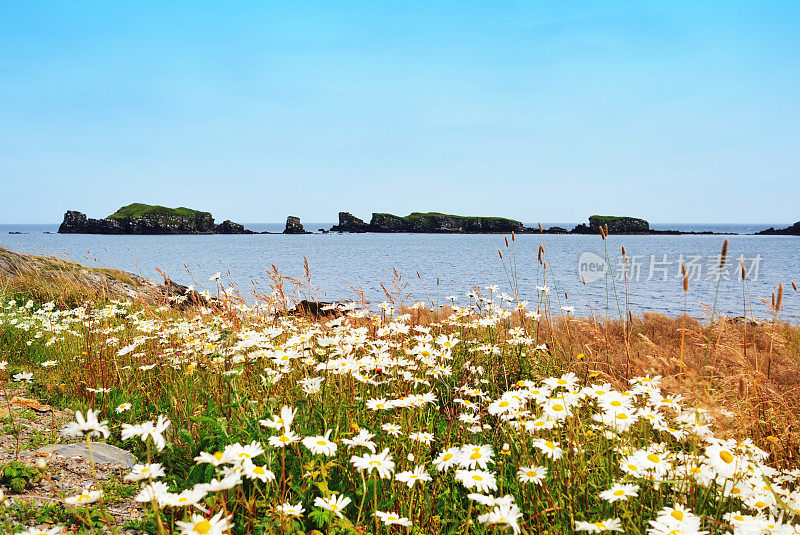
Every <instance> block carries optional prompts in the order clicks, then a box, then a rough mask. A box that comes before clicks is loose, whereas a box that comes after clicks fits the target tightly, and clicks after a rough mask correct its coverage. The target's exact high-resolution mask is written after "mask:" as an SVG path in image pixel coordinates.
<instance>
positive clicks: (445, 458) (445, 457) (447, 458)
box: [442, 453, 453, 461]
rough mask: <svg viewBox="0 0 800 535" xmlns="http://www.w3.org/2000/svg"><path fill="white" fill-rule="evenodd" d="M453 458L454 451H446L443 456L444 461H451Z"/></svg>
mask: <svg viewBox="0 0 800 535" xmlns="http://www.w3.org/2000/svg"><path fill="white" fill-rule="evenodd" d="M452 458H453V454H452V453H445V454H444V457H442V460H443V461H449V460H450V459H452Z"/></svg>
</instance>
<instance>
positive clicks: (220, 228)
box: [214, 219, 253, 234]
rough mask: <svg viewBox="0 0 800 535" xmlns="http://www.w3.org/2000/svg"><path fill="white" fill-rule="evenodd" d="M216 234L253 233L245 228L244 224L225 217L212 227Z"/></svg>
mask: <svg viewBox="0 0 800 535" xmlns="http://www.w3.org/2000/svg"><path fill="white" fill-rule="evenodd" d="M214 233H216V234H253V231H252V230H247V229H245V228H244V225H240V224H239V223H234V222H233V221H231V220H230V219H226V220H225V221H223V222H222V223H220V224H219V225H217V226H216V227H215V228H214Z"/></svg>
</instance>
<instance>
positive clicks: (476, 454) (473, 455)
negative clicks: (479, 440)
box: [469, 451, 483, 461]
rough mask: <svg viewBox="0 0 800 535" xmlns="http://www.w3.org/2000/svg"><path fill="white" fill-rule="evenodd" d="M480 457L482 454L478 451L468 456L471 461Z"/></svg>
mask: <svg viewBox="0 0 800 535" xmlns="http://www.w3.org/2000/svg"><path fill="white" fill-rule="evenodd" d="M481 457H483V455H481V454H480V452H478V451H476V452H475V453H473V454H472V455H470V456H469V458H470V459H472V460H473V461H474V460H476V459H480V458H481Z"/></svg>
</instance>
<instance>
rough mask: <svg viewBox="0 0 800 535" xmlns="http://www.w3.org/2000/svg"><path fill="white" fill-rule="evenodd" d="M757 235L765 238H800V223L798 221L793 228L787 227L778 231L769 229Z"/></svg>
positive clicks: (773, 228)
mask: <svg viewBox="0 0 800 535" xmlns="http://www.w3.org/2000/svg"><path fill="white" fill-rule="evenodd" d="M756 234H757V235H763V236H800V221H798V222H797V223H795V224H794V225H792V226H791V227H786V228H781V229H776V228H775V227H769V228H768V229H767V230H762V231H761V232H756Z"/></svg>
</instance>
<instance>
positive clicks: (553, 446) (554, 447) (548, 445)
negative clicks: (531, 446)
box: [544, 440, 556, 450]
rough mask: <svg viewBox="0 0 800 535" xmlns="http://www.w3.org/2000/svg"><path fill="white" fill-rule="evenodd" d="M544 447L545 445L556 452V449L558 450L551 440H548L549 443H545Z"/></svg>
mask: <svg viewBox="0 0 800 535" xmlns="http://www.w3.org/2000/svg"><path fill="white" fill-rule="evenodd" d="M544 445H545V446H547V447H548V448H550V449H551V450H554V449H556V445H555V444H553V443H552V442H551V441H550V440H548V441H547V442H545V443H544Z"/></svg>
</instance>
